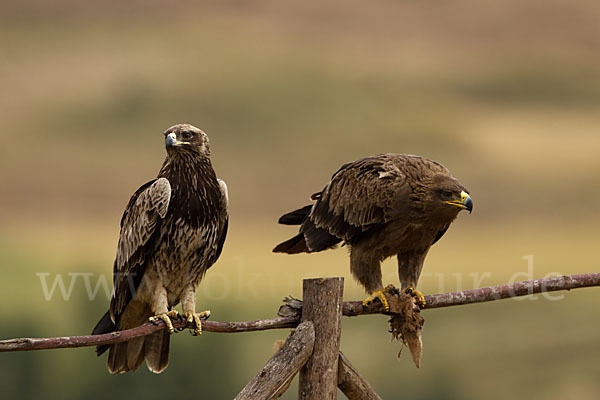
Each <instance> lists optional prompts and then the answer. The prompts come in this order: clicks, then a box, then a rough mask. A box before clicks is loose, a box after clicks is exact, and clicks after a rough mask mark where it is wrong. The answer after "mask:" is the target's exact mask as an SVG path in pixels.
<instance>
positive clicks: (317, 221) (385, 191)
mask: <svg viewBox="0 0 600 400" xmlns="http://www.w3.org/2000/svg"><path fill="white" fill-rule="evenodd" d="M311 200H313V201H314V203H313V204H311V205H307V206H305V207H302V208H300V209H298V210H295V211H292V212H290V213H287V214H285V215H283V216H282V217H281V218H280V219H279V223H280V224H284V225H300V231H299V233H298V234H297V235H296V236H294V237H292V238H291V239H289V240H286V241H285V242H283V243H280V244H279V245H277V246H276V247H275V248H274V249H273V252H275V253H287V254H298V253H316V252H319V251H323V250H327V249H331V248H334V247H336V246H337V245H338V244H339V243H342V244H343V245H347V246H348V247H349V251H350V271H351V273H352V275H353V276H354V277H355V278H356V279H357V280H358V281H359V282H360V284H361V285H362V286H363V287H364V288H365V290H366V291H367V293H369V294H371V296H370V297H369V298H367V299H366V300H365V302H364V304H367V303H368V302H370V301H373V300H374V299H375V298H378V299H380V301H381V302H382V303H383V305H384V307H385V308H386V309H388V310H389V305H388V303H387V299H386V298H385V296H384V295H383V291H382V288H383V283H382V277H381V262H382V261H383V260H385V259H386V258H389V257H392V256H396V258H397V259H398V276H399V278H400V283H401V288H402V289H403V290H404V291H405V292H406V293H408V294H410V295H412V296H413V297H416V298H417V303H418V304H419V306H420V307H424V306H425V299H424V297H423V295H422V294H421V293H420V292H418V291H417V290H416V289H415V288H416V286H417V281H418V279H419V275H420V274H421V269H422V268H423V262H424V261H425V257H426V256H427V252H428V251H429V249H430V248H431V246H432V245H433V244H435V243H436V242H437V241H438V240H440V238H441V237H442V236H444V234H445V233H446V231H447V230H448V228H449V227H450V224H451V223H452V221H454V220H455V219H456V217H457V216H458V213H459V212H460V211H462V210H468V211H469V213H470V212H471V211H472V210H473V201H472V200H471V197H470V195H469V191H468V190H467V189H466V188H465V187H464V186H463V185H461V184H460V183H459V182H458V181H457V180H456V179H455V178H454V177H453V176H452V175H451V174H450V171H449V170H448V169H447V168H446V167H444V166H443V165H441V164H440V163H438V162H435V161H432V160H428V159H426V158H423V157H420V156H415V155H406V154H393V153H388V154H379V155H376V156H372V157H367V158H363V159H360V160H356V161H352V162H350V163H347V164H345V165H343V166H342V167H341V168H340V169H339V170H338V171H337V172H336V173H334V174H333V176H332V178H331V181H329V183H327V185H326V186H325V187H324V188H323V190H322V191H320V192H318V193H315V194H313V195H312V196H311Z"/></svg>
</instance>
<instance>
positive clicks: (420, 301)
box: [404, 287, 427, 309]
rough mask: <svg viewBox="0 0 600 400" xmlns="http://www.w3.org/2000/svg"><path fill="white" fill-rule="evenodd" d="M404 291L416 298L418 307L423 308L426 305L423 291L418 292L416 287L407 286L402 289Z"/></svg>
mask: <svg viewBox="0 0 600 400" xmlns="http://www.w3.org/2000/svg"><path fill="white" fill-rule="evenodd" d="M404 293H406V294H407V295H409V296H412V297H414V298H415V299H416V300H415V301H416V303H417V305H418V306H419V308H420V309H424V308H425V306H426V305H427V302H426V301H425V296H423V293H421V292H419V291H418V290H417V289H414V288H411V287H408V288H406V289H404Z"/></svg>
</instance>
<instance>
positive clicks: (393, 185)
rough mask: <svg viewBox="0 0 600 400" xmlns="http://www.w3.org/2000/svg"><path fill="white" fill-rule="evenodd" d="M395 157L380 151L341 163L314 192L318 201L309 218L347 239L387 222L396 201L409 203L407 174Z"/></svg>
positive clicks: (316, 225)
mask: <svg viewBox="0 0 600 400" xmlns="http://www.w3.org/2000/svg"><path fill="white" fill-rule="evenodd" d="M394 156H396V157H395V158H397V157H398V155H394ZM397 161H398V160H395V159H394V157H391V155H386V154H382V155H379V156H374V157H368V158H364V159H361V160H357V161H353V162H351V163H348V164H345V165H343V166H342V167H341V168H340V169H339V170H338V171H337V172H336V173H335V174H333V176H332V178H331V181H330V182H329V183H328V184H327V186H325V188H324V189H323V191H322V192H320V193H316V194H315V195H313V199H315V200H317V202H316V203H315V204H314V206H313V208H312V210H311V213H310V221H311V222H312V223H313V224H314V225H315V227H316V228H320V229H326V230H327V231H328V232H329V233H330V234H331V235H333V236H335V237H337V238H339V239H342V240H344V241H346V242H351V241H352V239H354V238H356V237H357V236H358V235H360V233H362V232H364V231H366V230H368V229H370V228H371V227H373V226H375V225H377V224H385V223H386V222H388V221H389V219H390V218H391V217H392V215H391V211H392V210H397V208H398V207H397V205H398V204H402V203H405V204H408V203H409V201H408V200H409V195H410V190H409V186H408V182H407V177H406V175H405V174H404V173H403V172H402V171H401V170H400V168H399V167H398V162H397Z"/></svg>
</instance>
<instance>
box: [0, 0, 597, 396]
mask: <svg viewBox="0 0 600 400" xmlns="http://www.w3.org/2000/svg"><path fill="white" fill-rule="evenodd" d="M599 18H600V7H599V6H598V5H597V4H596V2H594V1H587V0H575V1H570V2H568V3H567V2H562V1H545V2H535V1H530V0H525V1H516V0H509V1H502V2H492V1H476V0H462V1H458V2H449V3H440V2H408V1H401V2H389V1H372V2H367V3H365V2H358V1H328V2H278V1H258V2H252V3H251V4H250V3H240V2H230V1H226V2H218V4H216V3H214V2H213V3H208V2H206V3H197V2H187V1H182V2H177V4H176V5H174V4H168V5H167V4H166V3H164V4H163V3H161V2H127V3H121V2H112V1H109V2H101V3H97V4H95V3H89V2H88V3H81V2H74V1H70V0H62V1H54V2H42V1H38V2H28V3H27V4H25V3H19V4H16V3H15V4H3V6H2V10H1V11H0V37H2V41H1V42H0V46H1V47H0V50H1V53H2V58H1V61H0V86H1V87H2V90H1V91H0V121H2V130H1V133H0V136H1V139H2V146H0V188H1V189H0V190H1V191H0V220H1V221H2V223H1V225H0V268H2V275H1V276H2V278H1V280H0V318H1V320H2V322H1V323H0V337H2V338H7V337H23V336H62V335H73V334H87V333H89V331H91V329H92V327H93V326H94V324H95V323H96V322H97V319H99V317H100V316H101V314H102V313H103V312H104V311H105V310H106V308H107V307H108V299H107V297H106V293H105V292H104V287H103V286H102V285H100V286H99V291H98V293H97V295H96V296H95V298H94V299H93V300H90V298H89V295H88V289H87V288H86V285H85V282H86V281H85V279H89V281H88V282H89V283H90V288H91V290H92V291H93V290H95V289H96V284H97V282H98V280H99V279H101V278H103V279H106V281H107V282H109V285H108V286H107V290H110V279H111V278H110V274H111V268H112V258H113V256H114V251H115V245H116V240H117V234H118V222H119V219H120V213H121V212H122V210H123V208H124V206H125V204H126V202H127V200H128V198H129V196H130V195H131V193H133V191H134V190H135V189H136V188H137V187H138V186H139V185H141V184H142V183H144V182H145V181H146V180H147V179H150V178H151V177H153V176H154V175H155V174H156V172H157V170H158V168H159V166H160V163H161V162H162V159H163V157H164V150H163V142H162V140H163V139H162V135H161V133H162V131H163V130H164V129H166V128H167V127H169V126H170V125H172V124H174V123H178V122H190V123H193V124H195V125H197V126H199V127H201V128H203V129H204V130H205V131H206V132H207V133H208V134H209V136H210V139H211V143H212V150H213V163H214V165H215V169H216V170H217V172H218V174H219V176H220V177H222V178H223V179H225V180H226V181H227V183H228V185H229V190H230V198H231V225H230V234H229V237H228V241H227V243H226V247H225V251H224V252H223V255H222V258H221V260H220V261H219V262H218V263H217V264H216V265H215V267H214V268H213V269H212V270H211V271H210V272H209V273H208V275H207V276H206V281H205V282H204V283H203V284H202V285H201V288H200V291H199V292H200V293H199V296H198V304H199V305H198V308H202V309H205V308H210V309H211V311H212V312H213V316H214V317H213V318H214V319H216V320H223V321H225V320H248V319H256V318H263V317H264V318H266V317H270V316H274V314H275V312H276V310H277V307H278V305H279V303H280V301H281V298H282V297H284V296H286V295H289V294H291V295H295V296H296V297H300V294H301V280H302V278H304V277H314V276H340V275H341V276H344V277H346V286H345V297H346V298H347V299H359V298H362V296H364V293H362V291H361V289H360V288H359V287H358V286H357V285H356V283H355V282H354V281H353V279H352V278H351V276H350V274H349V268H348V261H347V255H346V252H345V250H343V249H341V250H337V251H334V252H326V253H322V254H317V255H310V256H306V255H304V256H295V257H286V256H282V255H274V254H272V253H270V250H271V248H272V247H273V246H274V245H275V244H276V243H277V242H278V241H280V240H283V239H286V238H287V237H289V236H290V235H291V234H292V233H293V230H292V229H291V228H289V227H283V226H277V225H276V224H275V223H276V220H277V217H278V216H279V215H280V214H281V213H283V212H285V211H289V210H291V209H293V208H294V207H297V206H302V205H304V204H305V203H306V201H307V200H308V195H310V194H311V193H313V192H314V191H317V190H319V189H320V188H321V187H322V186H323V185H324V184H325V182H326V181H327V180H328V179H329V176H330V175H331V173H333V172H334V171H335V170H336V169H337V168H338V167H339V166H340V165H341V164H342V163H344V162H347V161H350V160H353V159H356V158H360V157H363V156H367V155H371V154H375V153H380V152H398V153H414V154H420V155H423V156H427V157H430V158H433V159H435V160H438V161H440V162H442V163H443V164H445V165H446V166H447V167H449V168H450V169H451V170H452V171H453V173H454V175H455V176H457V177H458V178H459V179H460V180H461V182H462V183H464V184H465V185H466V186H467V187H468V188H469V189H470V191H471V193H472V196H473V199H474V202H475V211H474V213H473V214H472V215H461V216H460V217H459V219H458V221H457V222H456V223H455V224H454V226H453V227H452V229H451V230H450V232H449V233H448V234H447V235H446V237H444V239H443V240H442V241H440V243H439V244H437V245H436V246H435V247H434V249H433V250H432V251H431V253H430V255H429V257H428V259H427V262H426V265H425V270H424V274H423V277H422V279H421V283H420V284H421V286H422V289H423V290H424V291H425V292H440V291H450V290H457V289H467V288H471V287H475V286H482V285H491V284H499V283H504V282H507V281H509V280H521V279H529V278H530V277H531V278H533V277H536V278H537V277H543V276H544V275H546V274H548V273H553V272H554V273H561V274H569V273H583V272H593V271H598V270H599V269H600V268H599V267H600V265H599V263H598V259H597V243H598V233H597V225H598V223H599V222H600V215H599V214H598V208H597V206H598V203H599V200H600V185H598V182H599V179H600V162H599V161H598V160H599V155H600V134H599V132H600V112H599V111H600V72H599V71H600V55H599V54H600V25H598V23H597V21H598V19H599ZM529 255H533V264H532V265H529V264H528V260H527V259H523V257H526V256H529ZM384 268H385V270H384V273H385V275H386V283H388V282H390V283H397V277H396V273H395V265H394V262H393V261H389V262H386V263H385V265H384ZM39 274H47V275H41V276H40V275H39ZM69 274H70V275H69ZM57 277H61V278H62V279H63V280H64V284H65V290H67V291H68V290H69V288H70V283H71V279H73V286H72V293H71V294H70V296H68V300H65V299H63V296H62V294H61V290H60V287H56V288H55V292H54V293H53V295H52V296H50V300H46V296H45V295H44V290H43V285H42V281H43V280H44V279H46V280H47V284H48V285H49V290H50V289H51V287H52V283H53V282H54V280H55V279H56V278H57ZM86 277H87V278H86ZM556 296H562V297H560V298H556ZM556 296H554V295H553V297H552V299H550V298H544V297H539V298H537V300H531V299H528V300H522V301H516V300H508V301H503V302H496V303H491V304H484V305H474V306H467V307H460V308H457V309H445V310H432V311H427V312H425V313H424V316H425V318H426V325H425V332H424V342H425V354H424V360H423V362H422V367H421V369H420V370H416V369H415V368H414V366H413V365H412V363H411V361H410V357H408V356H407V355H406V354H403V355H402V357H401V359H400V360H397V359H396V353H397V352H398V351H399V350H400V346H399V345H398V344H397V343H393V342H390V339H389V334H388V333H387V325H386V319H385V318H384V317H382V316H373V317H363V318H357V319H345V320H344V330H343V334H342V348H343V351H344V352H345V353H346V354H347V355H348V357H349V358H350V359H351V360H352V362H353V363H354V365H355V366H356V367H357V368H358V369H359V370H360V372H361V373H362V374H363V375H364V376H365V377H366V378H367V380H369V382H371V384H372V385H373V387H374V388H375V389H376V390H377V391H378V392H379V393H380V394H381V395H382V396H383V397H384V398H397V397H400V396H402V397H410V398H413V399H455V398H461V399H464V398H468V399H479V398H486V399H501V398H506V397H518V398H530V399H549V398H560V399H570V398H577V399H581V398H595V397H598V396H599V395H600V384H599V383H598V380H597V377H598V375H599V374H600V366H599V364H598V362H597V360H598V359H599V357H600V346H599V339H598V338H599V337H600V335H599V332H600V323H599V322H598V321H600V319H599V316H600V315H599V312H598V306H599V305H600V301H599V300H598V299H599V298H600V297H599V296H598V293H597V291H596V290H594V289H586V290H580V291H574V292H572V293H561V294H556ZM286 334H287V332H285V331H278V332H262V333H252V334H243V335H218V334H210V333H207V334H206V335H203V336H202V337H201V338H192V337H191V336H189V335H187V334H185V333H182V334H178V335H175V336H174V337H173V339H172V350H171V359H170V366H169V368H168V369H167V370H166V371H165V372H164V373H163V374H161V375H159V376H155V375H153V374H151V373H149V372H147V371H146V370H145V367H144V368H141V369H140V370H139V371H138V372H136V373H133V374H127V375H125V376H110V375H109V374H108V373H107V372H106V369H105V367H104V362H105V360H104V359H97V358H96V357H95V355H94V353H93V351H92V349H89V348H87V349H77V350H60V351H59V350H56V351H44V352H29V353H10V354H2V355H0V387H2V393H3V396H6V398H39V397H41V396H44V397H58V396H60V398H64V399H78V398H90V399H92V398H106V397H109V396H112V395H115V396H119V397H125V396H133V397H141V396H146V397H150V398H158V397H164V396H167V395H169V394H170V395H173V396H176V395H183V396H187V397H190V396H198V395H199V394H204V395H205V397H207V398H232V397H233V396H234V395H235V394H236V393H237V392H238V391H239V390H240V389H241V387H243V385H244V384H245V383H246V382H247V381H248V380H249V379H251V377H252V376H253V375H254V374H255V373H256V372H257V371H258V369H259V368H260V367H261V366H262V365H263V364H264V362H265V361H266V360H267V359H268V358H269V357H270V355H271V353H272V351H273V346H272V344H273V342H274V341H275V340H277V339H280V338H284V337H285V336H286ZM284 398H286V399H292V398H295V393H294V391H293V390H291V391H290V392H288V393H287V394H286V396H285V397H284Z"/></svg>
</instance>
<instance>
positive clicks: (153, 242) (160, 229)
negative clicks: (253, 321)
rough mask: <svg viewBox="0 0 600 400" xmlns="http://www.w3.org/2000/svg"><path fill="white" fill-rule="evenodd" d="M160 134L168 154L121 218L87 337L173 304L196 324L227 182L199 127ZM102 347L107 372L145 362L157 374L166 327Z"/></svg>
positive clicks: (216, 248)
mask: <svg viewBox="0 0 600 400" xmlns="http://www.w3.org/2000/svg"><path fill="white" fill-rule="evenodd" d="M164 135H165V142H166V147H167V158H166V159H165V161H164V163H163V165H162V168H161V169H160V172H159V173H158V177H157V178H156V179H154V180H152V181H150V182H148V183H146V184H144V185H142V187H140V188H139V189H138V190H137V191H136V192H135V193H134V195H133V196H132V197H131V200H129V204H128V205H127V207H126V208H125V212H124V214H123V218H122V219H121V232H120V236H119V243H118V246H117V256H116V259H115V263H114V280H113V285H114V289H113V296H112V300H111V303H110V310H109V311H108V312H107V313H106V314H105V315H104V317H103V318H102V319H101V320H100V322H98V325H97V326H96V327H95V328H94V331H93V334H100V333H105V332H112V331H115V330H124V329H128V328H133V327H135V326H138V325H141V324H143V323H144V322H147V321H148V318H149V317H151V316H153V315H163V316H164V315H166V314H167V313H168V312H169V311H170V310H171V308H172V307H174V306H175V305H177V304H178V303H179V302H181V303H182V308H183V312H184V316H185V317H186V318H187V317H189V320H190V321H194V322H197V319H194V317H193V315H196V314H195V310H196V303H195V302H196V287H197V285H198V283H199V282H200V280H201V279H202V277H203V276H204V274H205V273H206V271H207V270H208V269H209V268H210V267H211V266H212V265H213V264H214V263H215V261H216V260H217V258H218V257H219V255H220V254H221V250H222V248H223V243H224V241H225V236H226V234H227V223H228V199H227V186H226V185H225V182H223V181H221V180H219V179H217V177H216V175H215V172H214V170H213V168H212V165H211V162H210V158H209V157H210V148H209V143H208V137H207V136H206V134H205V133H204V132H202V131H201V130H200V129H198V128H196V127H194V126H192V125H188V124H181V125H175V126H173V127H171V128H169V129H167V131H165V133H164ZM161 318H164V317H161ZM197 328H199V327H197ZM107 349H108V350H109V354H108V360H107V367H108V370H109V371H110V372H111V373H122V372H127V371H133V370H135V369H137V368H138V367H139V366H140V365H141V364H142V362H143V361H144V360H145V361H146V364H147V366H148V368H149V369H150V370H151V371H153V372H156V373H158V372H161V371H163V370H164V369H165V368H166V367H167V363H168V354H169V331H168V330H161V331H159V332H156V333H154V334H152V335H149V336H146V337H141V338H136V339H133V340H131V341H129V342H124V343H117V344H113V345H110V346H98V348H97V350H96V351H97V353H98V355H100V354H102V353H103V352H104V351H106V350H107Z"/></svg>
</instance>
